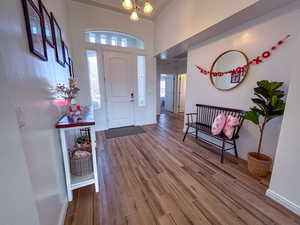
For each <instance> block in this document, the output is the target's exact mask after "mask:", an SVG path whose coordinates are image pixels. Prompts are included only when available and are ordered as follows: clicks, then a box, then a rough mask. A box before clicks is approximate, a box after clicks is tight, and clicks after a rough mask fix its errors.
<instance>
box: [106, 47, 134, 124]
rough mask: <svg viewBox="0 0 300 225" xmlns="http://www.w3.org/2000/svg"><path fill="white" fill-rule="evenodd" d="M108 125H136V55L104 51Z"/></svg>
mask: <svg viewBox="0 0 300 225" xmlns="http://www.w3.org/2000/svg"><path fill="white" fill-rule="evenodd" d="M104 71H105V86H106V97H107V115H108V127H109V128H116V127H124V126H131V125H134V94H135V93H134V81H135V79H134V78H135V77H134V74H135V73H134V57H133V55H130V54H126V53H119V52H104Z"/></svg>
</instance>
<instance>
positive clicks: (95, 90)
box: [86, 50, 101, 109]
mask: <svg viewBox="0 0 300 225" xmlns="http://www.w3.org/2000/svg"><path fill="white" fill-rule="evenodd" d="M86 55H87V62H88V69H89V80H90V95H91V102H92V105H93V107H94V109H99V108H101V95H100V87H99V70H98V56H97V52H96V51H95V50H87V51H86Z"/></svg>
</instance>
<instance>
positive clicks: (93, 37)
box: [85, 30, 145, 49]
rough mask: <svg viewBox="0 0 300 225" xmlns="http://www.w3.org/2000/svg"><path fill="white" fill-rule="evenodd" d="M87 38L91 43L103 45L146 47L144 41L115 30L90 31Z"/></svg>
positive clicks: (86, 34)
mask: <svg viewBox="0 0 300 225" xmlns="http://www.w3.org/2000/svg"><path fill="white" fill-rule="evenodd" d="M85 40H86V41H87V42H89V43H98V44H102V45H110V46H119V47H123V48H135V49H144V48H145V46H144V41H142V40H140V39H138V38H136V37H134V36H131V35H129V34H124V33H120V32H115V31H104V30H101V31H88V32H86V33H85Z"/></svg>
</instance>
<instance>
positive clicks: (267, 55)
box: [262, 51, 271, 59]
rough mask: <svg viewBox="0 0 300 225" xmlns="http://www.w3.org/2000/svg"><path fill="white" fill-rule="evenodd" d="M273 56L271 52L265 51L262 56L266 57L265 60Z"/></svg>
mask: <svg viewBox="0 0 300 225" xmlns="http://www.w3.org/2000/svg"><path fill="white" fill-rule="evenodd" d="M270 56H271V52H269V51H265V52H264V53H263V54H262V57H264V58H265V59H266V58H269V57H270Z"/></svg>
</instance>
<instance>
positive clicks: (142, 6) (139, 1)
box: [122, 0, 153, 21]
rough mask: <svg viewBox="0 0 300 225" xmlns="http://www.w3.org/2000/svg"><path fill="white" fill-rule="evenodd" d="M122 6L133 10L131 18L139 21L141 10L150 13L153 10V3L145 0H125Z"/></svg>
mask: <svg viewBox="0 0 300 225" xmlns="http://www.w3.org/2000/svg"><path fill="white" fill-rule="evenodd" d="M122 6H123V8H124V9H126V10H130V11H132V12H131V14H130V19H131V20H133V21H138V20H139V19H140V17H139V14H140V13H141V12H144V13H145V14H146V15H150V14H151V13H152V11H153V6H152V5H151V3H150V2H149V1H143V0H123V2H122Z"/></svg>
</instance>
